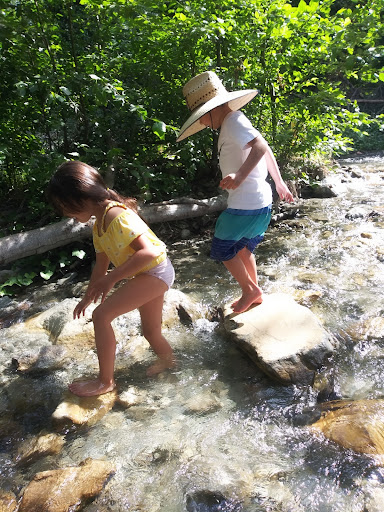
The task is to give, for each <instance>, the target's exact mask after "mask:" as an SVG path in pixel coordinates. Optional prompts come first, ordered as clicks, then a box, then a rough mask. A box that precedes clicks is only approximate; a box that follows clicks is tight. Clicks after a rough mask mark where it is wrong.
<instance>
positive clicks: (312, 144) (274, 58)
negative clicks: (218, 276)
mask: <svg viewBox="0 0 384 512" xmlns="http://www.w3.org/2000/svg"><path fill="white" fill-rule="evenodd" d="M2 4H3V5H2V6H1V7H2V8H1V10H0V25H1V31H0V57H1V60H0V62H1V70H0V71H1V76H2V84H1V86H0V100H1V101H0V116H1V121H2V122H1V124H0V134H1V135H0V171H1V172H0V186H1V187H0V199H1V201H2V202H3V203H4V202H5V201H7V199H8V200H12V204H13V205H14V204H15V203H16V204H20V205H21V206H22V220H12V222H11V223H7V227H6V228H4V230H5V231H6V232H7V233H11V232H13V231H18V230H20V229H22V228H23V227H24V226H25V225H26V223H27V222H28V223H34V222H41V221H42V219H43V220H46V219H47V218H48V217H49V214H48V213H47V210H46V205H45V200H44V193H43V191H44V187H45V184H46V182H47V180H48V179H49V177H50V175H51V174H52V172H53V171H54V169H55V168H56V166H57V165H58V164H59V163H60V162H62V161H63V160H64V159H66V158H80V159H82V160H84V161H86V162H88V163H90V164H91V165H94V166H96V167H98V168H101V170H105V169H107V167H108V166H113V168H114V170H115V176H116V183H115V186H116V188H117V189H118V190H119V191H121V192H122V193H125V194H126V195H135V196H138V197H139V198H140V199H143V200H161V199H166V198H169V197H172V196H175V195H183V194H186V193H188V191H189V190H190V188H191V187H193V188H194V187H195V186H198V185H199V184H201V179H200V176H201V169H207V167H209V165H208V164H209V162H210V160H211V158H212V154H211V147H212V142H211V138H210V136H209V132H208V131H207V130H206V131H205V132H206V133H204V134H203V133H200V134H199V135H196V136H194V137H192V138H190V139H188V140H187V141H185V142H182V143H180V144H176V142H175V140H176V131H177V128H176V127H179V126H181V124H182V123H183V122H184V120H185V119H186V117H187V116H188V112H187V109H186V106H185V103H184V101H183V98H182V92H181V91H182V86H183V85H184V83H185V82H186V81H187V80H189V79H190V78H191V77H192V76H194V75H195V74H197V73H199V72H202V71H205V70H207V69H212V70H215V71H217V73H218V74H219V75H220V77H221V78H222V79H223V81H224V83H225V85H226V86H227V88H228V89H236V88H257V89H258V90H259V94H258V96H257V97H256V98H255V99H254V100H253V101H252V102H251V103H250V104H249V105H248V106H247V107H246V112H247V114H248V115H249V117H250V118H251V119H252V121H253V122H254V124H255V126H257V127H258V128H259V129H260V131H261V132H262V133H263V134H264V135H265V136H266V138H267V140H268V141H269V142H270V144H271V146H272V147H273V149H274V151H275V152H276V154H277V157H278V159H279V162H280V163H281V165H282V166H283V168H284V167H285V166H286V165H288V163H289V162H290V161H292V159H295V158H296V157H297V156H301V157H308V156H309V155H316V154H319V153H326V154H330V153H333V154H335V153H336V154H337V153H341V152H346V151H348V150H349V149H350V148H351V147H352V145H353V142H354V140H356V136H351V134H357V133H364V132H367V133H368V131H367V130H368V129H369V124H370V123H371V122H372V118H371V116H369V115H368V114H367V113H364V112H362V111H361V110H360V109H359V108H358V106H357V104H354V103H353V102H352V101H350V100H349V99H348V95H349V93H350V91H351V90H352V89H353V88H356V87H362V88H364V87H368V89H369V87H370V86H372V84H376V83H379V82H380V81H381V82H383V81H384V73H383V63H384V49H383V37H384V31H383V22H382V19H381V16H382V0H371V1H370V2H361V1H359V0H307V1H304V0H299V1H292V2H287V1H286V0H222V1H221V2H220V7H219V8H218V4H217V2H215V1H212V0H206V1H204V2H201V0H181V1H177V2H176V1H174V0H169V1H167V2H155V1H153V0H117V1H116V0H76V1H74V0H66V1H65V2H56V1H55V0H39V2H36V1H35V0H8V1H7V2H3V3H2ZM213 177H214V175H213V174H211V175H210V176H207V179H212V178H213ZM42 212H43V214H42ZM46 273H47V272H46V271H45V272H44V274H46ZM48 274H49V272H48Z"/></svg>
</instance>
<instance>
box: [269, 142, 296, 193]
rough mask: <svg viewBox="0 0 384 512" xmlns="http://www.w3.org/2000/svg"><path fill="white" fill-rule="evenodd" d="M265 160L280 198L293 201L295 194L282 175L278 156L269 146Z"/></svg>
mask: <svg viewBox="0 0 384 512" xmlns="http://www.w3.org/2000/svg"><path fill="white" fill-rule="evenodd" d="M264 156H265V160H266V162H267V168H268V172H269V174H270V175H271V177H272V179H273V181H274V182H275V185H276V191H277V193H278V194H279V197H280V199H284V200H285V201H288V202H289V203H292V201H293V195H292V193H291V191H290V190H289V188H288V187H287V185H286V184H285V182H284V180H283V178H282V177H281V174H280V170H279V166H278V165H277V162H276V158H275V157H274V154H273V153H272V149H271V148H270V147H269V146H268V147H267V151H266V152H265V155H264Z"/></svg>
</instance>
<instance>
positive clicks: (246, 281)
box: [223, 249, 263, 313]
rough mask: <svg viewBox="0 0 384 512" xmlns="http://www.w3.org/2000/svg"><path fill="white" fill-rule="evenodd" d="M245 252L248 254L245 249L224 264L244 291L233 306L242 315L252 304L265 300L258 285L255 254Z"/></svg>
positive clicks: (235, 311)
mask: <svg viewBox="0 0 384 512" xmlns="http://www.w3.org/2000/svg"><path fill="white" fill-rule="evenodd" d="M245 250H246V251H247V252H244V249H243V250H242V251H240V252H238V253H237V254H236V256H235V257H234V258H232V259H231V260H227V261H224V262H223V263H224V265H225V267H226V268H227V269H228V270H229V272H230V273H231V274H232V276H233V277H234V278H235V279H236V281H237V282H238V283H239V285H240V288H241V291H242V296H241V297H240V299H239V300H238V301H237V302H235V303H234V304H233V305H232V308H233V311H234V313H242V312H243V311H246V310H247V309H248V308H249V307H250V306H251V305H252V304H260V303H261V302H262V300H263V299H262V294H263V292H262V290H261V288H260V287H259V286H258V284H257V272H256V262H255V260H254V257H253V254H252V253H251V252H250V251H249V250H248V249H245ZM252 260H253V262H252Z"/></svg>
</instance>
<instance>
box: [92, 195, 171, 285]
mask: <svg viewBox="0 0 384 512" xmlns="http://www.w3.org/2000/svg"><path fill="white" fill-rule="evenodd" d="M113 206H120V207H121V208H124V210H125V211H123V212H121V213H120V215H118V216H117V217H115V218H114V219H113V220H112V222H111V223H110V224H109V226H108V227H107V230H106V231H104V219H105V216H106V214H107V212H108V211H109V210H110V209H111V208H112V207H113ZM99 232H100V233H101V236H100V235H99ZM144 233H145V236H146V237H147V238H148V239H149V240H150V241H151V242H152V244H153V245H154V246H155V247H156V248H157V249H158V256H157V257H156V258H155V259H154V260H152V261H151V263H149V264H148V265H146V266H145V267H144V268H142V269H141V270H140V272H137V274H141V273H142V272H146V271H147V270H150V269H151V268H154V267H156V265H158V264H159V263H161V262H162V261H164V260H165V259H166V257H167V254H166V247H165V244H164V243H163V242H162V241H161V240H159V239H158V238H157V236H156V235H155V233H153V231H152V230H151V229H149V227H148V226H147V224H146V223H145V222H144V221H143V220H142V219H141V218H140V217H139V216H138V215H137V213H135V212H134V211H133V210H131V209H130V208H128V206H126V205H125V204H123V203H118V202H117V201H111V202H110V203H109V204H108V205H107V207H106V208H105V210H104V214H103V217H102V220H101V226H100V229H99V226H98V223H97V221H96V222H95V224H94V225H93V245H94V247H95V251H96V252H97V253H98V252H104V253H105V254H106V255H107V256H108V258H109V259H110V260H111V261H112V263H113V264H114V265H115V267H118V266H120V265H122V264H123V263H125V262H126V261H127V259H128V258H130V257H131V256H132V255H133V254H134V253H135V251H134V250H133V249H132V247H131V246H130V244H131V243H132V242H133V241H134V240H135V239H136V238H137V237H139V236H140V235H143V234H144ZM137 274H136V275H137ZM132 277H133V276H132Z"/></svg>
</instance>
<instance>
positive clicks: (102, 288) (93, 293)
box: [87, 274, 115, 303]
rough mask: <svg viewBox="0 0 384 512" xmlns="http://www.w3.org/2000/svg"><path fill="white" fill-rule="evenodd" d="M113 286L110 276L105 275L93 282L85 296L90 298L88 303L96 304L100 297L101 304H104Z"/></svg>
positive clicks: (113, 282)
mask: <svg viewBox="0 0 384 512" xmlns="http://www.w3.org/2000/svg"><path fill="white" fill-rule="evenodd" d="M114 285H115V281H114V280H113V278H112V276H111V274H107V275H106V276H103V277H101V278H100V279H98V280H97V281H95V282H94V283H93V284H92V285H91V286H90V288H89V290H88V291H87V296H89V297H90V301H91V302H92V301H93V302H95V303H96V302H97V301H98V300H99V298H100V297H101V302H104V300H105V298H106V297H107V295H108V293H109V292H110V291H111V290H112V288H113V287H114Z"/></svg>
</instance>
